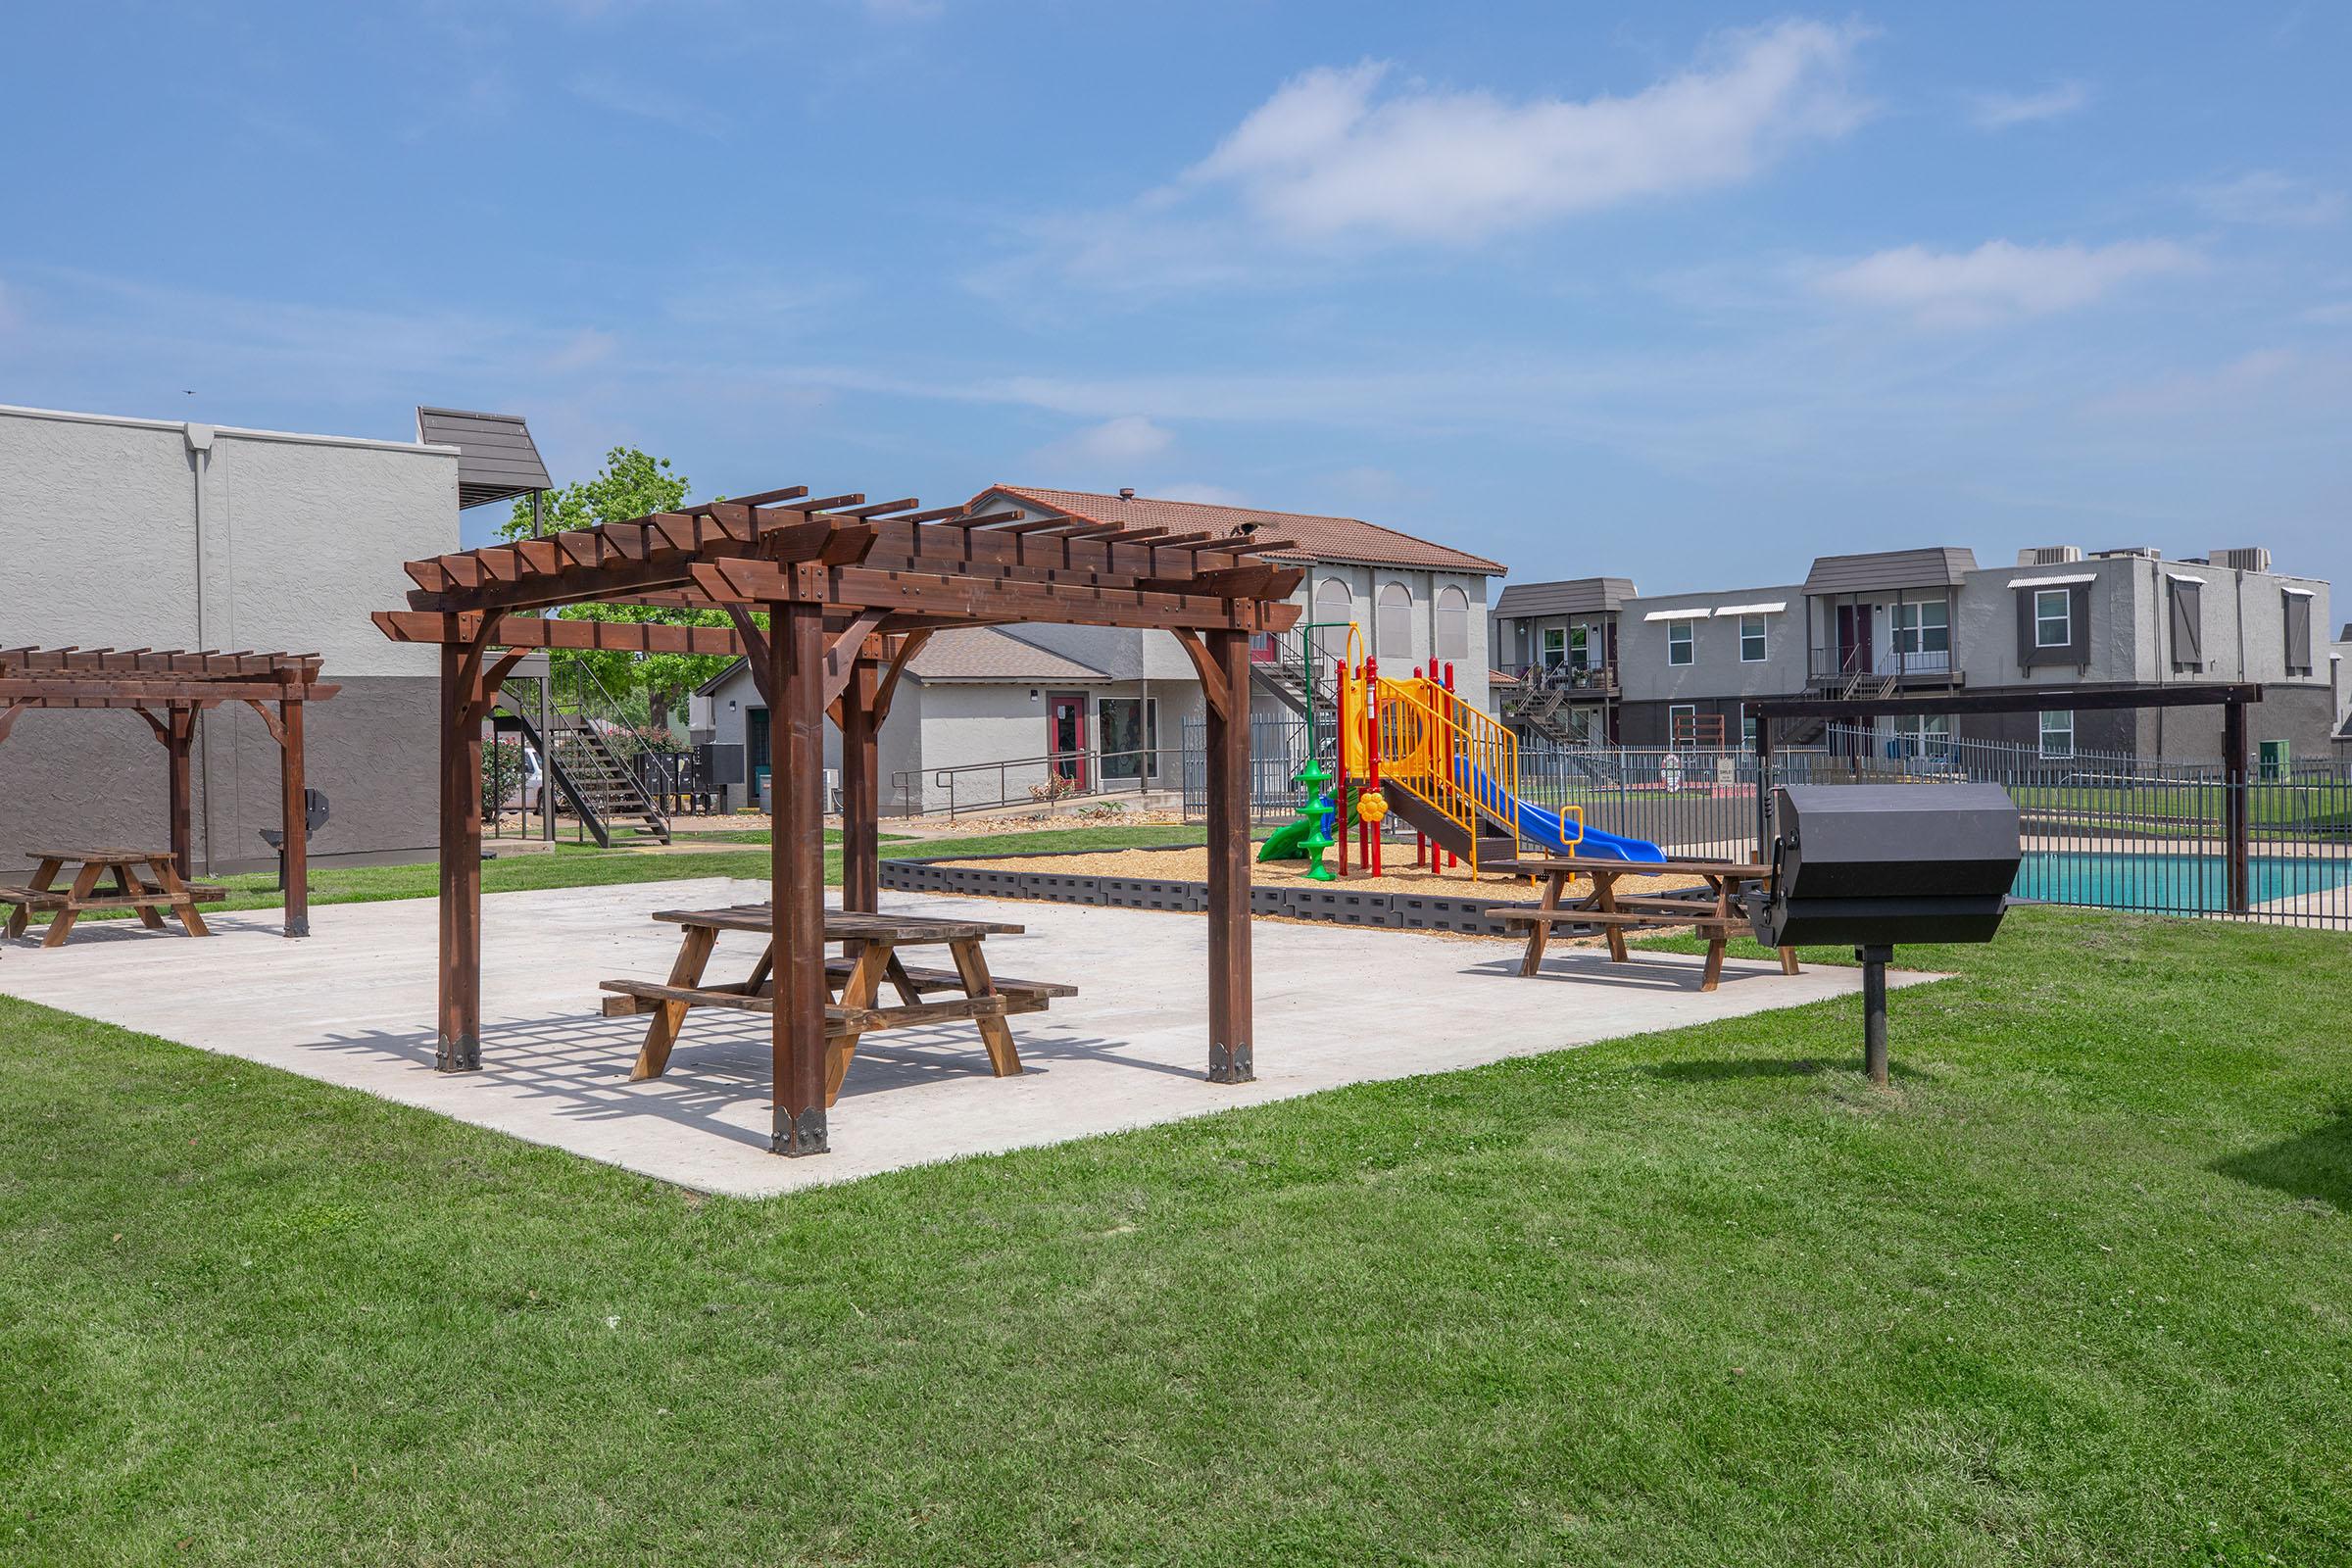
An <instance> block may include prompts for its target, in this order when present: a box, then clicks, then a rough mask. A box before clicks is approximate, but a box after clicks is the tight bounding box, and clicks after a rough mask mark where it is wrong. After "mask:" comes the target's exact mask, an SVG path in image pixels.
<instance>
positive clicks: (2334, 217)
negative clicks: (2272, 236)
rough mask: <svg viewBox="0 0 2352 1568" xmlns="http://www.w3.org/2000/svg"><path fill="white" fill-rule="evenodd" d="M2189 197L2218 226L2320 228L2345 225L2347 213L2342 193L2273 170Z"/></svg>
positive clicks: (2223, 182) (2206, 187)
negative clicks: (2326, 225) (2248, 225)
mask: <svg viewBox="0 0 2352 1568" xmlns="http://www.w3.org/2000/svg"><path fill="white" fill-rule="evenodd" d="M2189 197H2190V199H2191V200H2193V201H2194V202H2195V203H2196V204H2197V207H2198V208H2199V210H2201V211H2202V212H2203V213H2204V214H2205V216H2206V217H2208V218H2211V219H2213V220H2215V221H2218V222H2224V223H2257V224H2261V225H2263V226H2265V227H2271V228H2318V227H2321V226H2323V225H2325V224H2328V223H2336V222H2341V221H2343V218H2344V212H2345V205H2344V193H2343V192H2342V191H2340V190H2328V189H2326V188H2324V187H2322V186H2319V185H2315V184H2313V183H2312V182H2311V181H2309V180H2306V179H2297V178H2295V177H2294V176H2293V175H2291V174H2282V173H2279V172H2278V171H2277V170H2272V169H2258V170H2255V171H2254V172H2251V173H2246V174H2240V175H2238V176H2237V177H2236V178H2235V179H2225V180H2218V181H2216V182H2214V183H2212V184H2208V185H2198V186H2194V187H2192V188H2191V189H2190V191H2189Z"/></svg>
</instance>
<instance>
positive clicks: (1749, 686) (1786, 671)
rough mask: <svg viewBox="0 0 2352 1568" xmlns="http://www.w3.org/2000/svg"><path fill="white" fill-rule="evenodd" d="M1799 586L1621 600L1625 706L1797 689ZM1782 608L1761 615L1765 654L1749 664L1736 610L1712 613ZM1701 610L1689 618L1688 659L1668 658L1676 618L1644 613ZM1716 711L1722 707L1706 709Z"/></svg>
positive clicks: (1801, 663) (1801, 653)
mask: <svg viewBox="0 0 2352 1568" xmlns="http://www.w3.org/2000/svg"><path fill="white" fill-rule="evenodd" d="M1804 602H1805V601H1804V591H1803V590H1802V589H1801V588H1796V587H1777V588H1741V589H1737V590H1733V591H1730V592H1716V593H1703V594H1656V595H1650V596H1647V597H1644V598H1640V599H1629V600H1627V601H1626V602H1625V609H1624V612H1623V614H1622V618H1621V619H1620V620H1619V622H1618V627H1617V644H1618V675H1617V679H1618V687H1619V690H1620V692H1621V693H1622V694H1623V697H1624V700H1625V701H1626V702H1627V703H1628V704H1632V703H1701V702H1707V701H1710V700H1713V701H1732V702H1735V703H1736V702H1738V701H1740V700H1741V699H1745V698H1752V697H1764V696H1771V695H1775V694H1784V693H1789V692H1795V691H1800V690H1802V689H1803V687H1804V684H1805V625H1804V618H1803V612H1804ZM1756 604H1779V605H1785V606H1787V607H1788V608H1787V609H1785V610H1782V611H1780V612H1778V613H1772V614H1767V615H1766V616H1764V647H1765V655H1766V657H1765V658H1764V660H1763V661H1762V662H1758V663H1748V662H1743V661H1742V660H1741V659H1740V620H1741V617H1740V616H1738V615H1718V614H1714V613H1712V612H1713V611H1716V610H1722V609H1735V608H1738V607H1739V606H1741V605H1756ZM1687 610H1706V611H1708V612H1710V613H1709V614H1708V615H1707V616H1706V618H1705V619H1703V620H1692V621H1690V622H1689V624H1690V626H1691V662H1690V663H1688V664H1680V665H1678V664H1669V663H1668V662H1666V656H1667V643H1668V634H1669V631H1670V629H1671V628H1672V627H1673V625H1674V624H1675V623H1674V622H1673V621H1667V620H1650V619H1647V618H1646V617H1647V616H1649V615H1652V614H1656V613H1660V612H1667V613H1671V612H1675V611H1687ZM1712 711H1722V710H1712Z"/></svg>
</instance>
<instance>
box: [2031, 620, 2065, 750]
mask: <svg viewBox="0 0 2352 1568" xmlns="http://www.w3.org/2000/svg"><path fill="white" fill-rule="evenodd" d="M2074 641H2075V612H2074V596H2073V595H2071V594H2069V593H2068V592H2067V591H2066V590H2065V589H2063V588H2036V589H2034V647H2036V648H2068V647H2072V646H2073V644H2074ZM2068 727H2069V728H2072V727H2073V726H2072V724H2071V723H2070V724H2069V726H2068ZM2067 755H2068V756H2072V755H2073V753H2071V752H2070V753H2068V754H2067Z"/></svg>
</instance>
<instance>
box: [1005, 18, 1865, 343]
mask: <svg viewBox="0 0 2352 1568" xmlns="http://www.w3.org/2000/svg"><path fill="white" fill-rule="evenodd" d="M1867 36H1868V32H1867V29H1864V28H1861V27H1858V26H1852V25H1831V24H1826V23H1819V22H1787V23H1783V24H1781V25H1777V26H1773V27H1767V28H1759V29H1756V30H1752V31H1740V32H1728V33H1720V34H1717V35H1716V36H1714V37H1712V38H1710V39H1709V40H1708V41H1707V43H1706V45H1705V46H1704V48H1703V49H1702V50H1701V52H1700V55H1699V57H1698V59H1697V60H1696V61H1695V62H1694V63H1693V64H1692V65H1691V67H1690V68H1689V69H1687V70H1685V71H1684V72H1682V73H1679V74H1676V75H1672V76H1669V77H1666V78H1664V79H1662V80H1659V81H1656V82H1654V83H1652V84H1651V85H1650V86H1648V87H1646V88H1644V89H1642V90H1641V91H1639V92H1636V93H1634V94H1632V95H1630V96H1625V97H1617V96H1610V95H1606V94H1602V95H1598V96H1594V97H1591V98H1585V99H1561V98H1539V99H1530V100H1509V99H1504V98H1501V97H1498V96H1497V95H1495V94H1494V93H1491V92H1484V91H1478V90H1448V89H1443V88H1438V87H1433V86H1430V85H1428V84H1426V83H1423V82H1420V81H1415V80H1408V79H1403V78H1401V77H1400V76H1399V75H1398V74H1397V72H1396V71H1395V70H1394V68H1392V67H1391V66H1390V65H1388V64H1386V63H1382V62H1376V61H1367V62H1365V63H1363V64H1359V65H1356V66H1352V67H1348V68H1344V69H1342V68H1333V67H1324V68H1319V69H1316V70H1313V71H1309V72H1306V73H1303V74H1301V75H1299V76H1295V77H1293V78H1292V79H1291V80H1290V81H1288V82H1286V83H1284V84H1283V85H1282V87H1281V88H1280V89H1278V90H1277V91H1276V92H1275V93H1274V95H1273V96H1272V97H1271V98H1269V99H1267V100H1266V101H1265V102H1264V103H1263V104H1261V105H1259V106H1258V107H1257V108H1256V109H1255V110H1253V111H1251V112H1250V114H1249V115H1248V116H1247V117H1245V118H1244V119H1243V121H1242V122H1241V123H1240V124H1239V125H1237V126H1236V127H1235V128H1234V129H1233V131H1232V132H1231V133H1230V134H1229V135H1227V136H1226V137H1225V138H1224V140H1223V141H1221V142H1220V143H1219V144H1218V145H1217V146H1216V147H1215V148H1214V149H1213V150H1212V151H1211V152H1210V153H1209V154H1208V156H1207V157H1205V158H1203V159H1201V161H1200V162H1199V163H1197V164H1195V165H1193V166H1192V167H1191V168H1190V169H1188V170H1186V171H1184V172H1182V173H1181V174H1179V175H1178V176H1177V177H1176V178H1175V179H1173V180H1171V181H1169V182H1167V183H1165V184H1162V185H1160V186H1158V187H1156V188H1154V189H1152V190H1149V191H1146V192H1144V193H1143V194H1142V195H1140V196H1138V197H1137V198H1136V199H1134V200H1133V201H1130V202H1128V203H1125V204H1124V205H1121V206H1119V207H1115V208H1111V209H1108V210H1104V211H1092V212H1065V213H1058V214H1051V215H1046V216H1044V217H1041V218H1038V219H1035V220H1032V221H1028V222H1026V223H1024V224H1022V225H1021V232H1020V235H1019V238H1020V240H1021V241H1022V247H1021V252H1020V254H1018V255H1017V256H1014V257H1011V258H1009V259H1007V260H1006V261H1005V262H1004V263H1002V264H1000V265H997V266H993V267H988V268H983V269H980V270H977V271H976V272H975V273H974V274H973V275H972V276H971V277H970V278H969V279H968V280H967V281H968V282H969V283H970V285H971V286H972V287H973V288H975V289H977V290H978V291H980V292H982V293H985V294H989V295H991V296H993V297H996V298H998V299H1000V300H1002V301H1005V302H1007V303H1018V302H1020V301H1023V300H1031V299H1036V300H1044V299H1050V298H1051V295H1050V292H1049V291H1045V290H1041V289H1039V288H1038V286H1037V285H1038V281H1039V278H1040V276H1041V275H1045V276H1050V277H1053V278H1054V279H1056V280H1075V281H1078V282H1081V283H1084V284H1087V285H1089V286H1090V287H1094V288H1100V289H1105V290H1114V291H1119V292H1124V293H1130V294H1135V293H1144V292H1151V291H1168V290H1186V289H1197V288H1201V287H1207V286H1224V285H1232V284H1237V283H1239V284H1254V285H1261V286H1262V285H1265V284H1268V283H1295V282H1303V281H1308V280H1321V279H1328V277H1329V275H1330V269H1331V267H1332V266H1333V265H1334V264H1335V263H1336V262H1338V261H1340V260H1343V259H1346V258H1352V257H1356V256H1360V255H1361V254H1363V253H1364V251H1365V250H1366V249H1367V247H1368V246H1369V245H1372V244H1379V243H1390V244H1396V243H1402V244H1419V245H1433V244H1434V245H1467V244H1472V243H1475V242H1478V241H1480V240H1483V239H1487V238H1490V237H1492V236H1494V235H1496V234H1499V233H1503V232H1506V231H1510V230H1516V229H1526V228H1530V227H1534V226H1536V225H1540V224H1544V223H1548V222H1554V221H1559V220H1561V219H1563V218H1567V217H1571V216H1573V215H1576V214H1579V213H1587V212H1593V211H1597V210H1600V209H1602V208H1607V207H1612V206H1619V205H1623V204H1626V203H1631V202H1637V201H1642V200H1661V199H1665V198H1669V197H1673V196H1678V195H1685V194H1689V193H1692V192H1697V191H1703V190H1707V189H1713V188H1719V187H1721V186H1724V185H1729V184H1733V183H1736V182H1738V181H1740V180H1741V179H1745V178H1749V177H1752V176H1753V175H1755V174H1757V173H1759V172H1762V171H1763V170H1764V169H1766V168H1767V167H1769V166H1770V165H1771V164H1772V163H1773V162H1774V161H1775V160H1776V159H1779V158H1781V157H1783V156H1784V155H1786V154H1787V153H1789V151H1790V150H1792V149H1794V148H1796V147H1798V146H1800V145H1803V144H1805V143H1808V142H1817V141H1823V140H1828V139H1832V138H1835V137H1838V136H1840V135H1843V134H1844V133H1845V132H1846V131H1848V130H1850V129H1851V128H1852V127H1853V126H1854V125H1856V124H1857V123H1860V122H1861V121H1862V120H1863V118H1864V117H1865V116H1866V115H1867V114H1868V112H1869V109H1868V106H1867V105H1866V104H1865V103H1863V102H1862V100H1861V99H1860V98H1858V97H1857V96H1855V94H1854V93H1853V92H1852V91H1851V90H1850V89H1849V86H1848V82H1847V78H1848V77H1849V76H1850V75H1851V74H1852V72H1853V65H1854V56H1855V54H1856V52H1857V49H1858V47H1859V45H1860V43H1861V41H1862V40H1863V39H1864V38H1865V37H1867Z"/></svg>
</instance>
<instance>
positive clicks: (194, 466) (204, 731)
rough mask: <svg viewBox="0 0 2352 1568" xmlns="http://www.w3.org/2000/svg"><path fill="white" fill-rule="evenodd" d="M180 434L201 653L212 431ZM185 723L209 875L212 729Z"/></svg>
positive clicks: (206, 642) (207, 639) (199, 719)
mask: <svg viewBox="0 0 2352 1568" xmlns="http://www.w3.org/2000/svg"><path fill="white" fill-rule="evenodd" d="M180 433H181V435H182V436H183V437H184V438H185V440H186V441H187V444H188V473H189V476H190V479H191V480H192V482H193V484H194V487H195V499H194V512H193V515H194V521H195V524H196V545H195V552H194V554H195V560H194V563H193V565H194V578H195V585H196V591H195V594H194V596H193V598H194V602H195V606H196V642H195V646H196V647H197V648H199V649H204V648H211V647H213V646H214V644H215V639H214V638H213V636H212V635H211V633H212V628H211V627H210V626H209V625H208V624H207V623H206V621H205V605H204V556H205V521H206V518H205V512H204V493H205V488H206V486H205V481H206V480H207V479H208V478H209V477H210V476H211V474H212V468H213V427H212V426H211V425H209V424H189V425H186V426H184V427H183V428H182V430H181V432H180ZM189 723H190V725H191V727H192V728H193V729H194V732H195V751H196V757H195V773H196V778H197V780H198V781H199V784H200V787H201V788H202V790H203V796H204V804H203V809H202V817H203V829H204V859H203V866H204V870H205V873H206V874H207V875H210V874H211V872H212V869H213V768H212V749H211V745H210V741H209V737H210V736H211V734H212V726H210V725H208V724H206V723H205V722H204V714H203V713H202V712H201V711H198V712H196V713H194V714H192V715H190V718H189Z"/></svg>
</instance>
